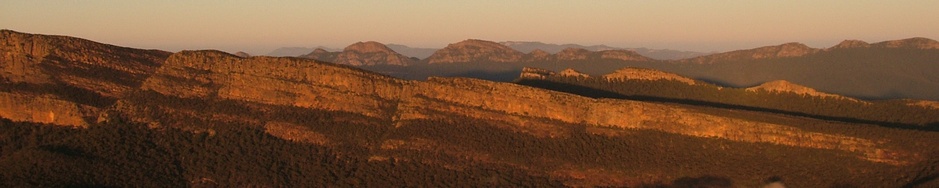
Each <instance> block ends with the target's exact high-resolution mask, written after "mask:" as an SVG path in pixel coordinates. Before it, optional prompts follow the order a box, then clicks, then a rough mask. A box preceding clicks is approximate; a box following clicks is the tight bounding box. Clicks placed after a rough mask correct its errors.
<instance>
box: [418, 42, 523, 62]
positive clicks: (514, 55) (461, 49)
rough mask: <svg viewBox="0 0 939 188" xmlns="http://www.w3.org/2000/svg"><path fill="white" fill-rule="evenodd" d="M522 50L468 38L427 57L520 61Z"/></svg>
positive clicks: (430, 60)
mask: <svg viewBox="0 0 939 188" xmlns="http://www.w3.org/2000/svg"><path fill="white" fill-rule="evenodd" d="M524 55H525V54H523V53H522V52H519V51H517V50H515V49H512V48H509V47H508V46H505V45H502V44H499V43H496V42H492V41H485V40H479V39H467V40H464V41H461V42H458V43H453V44H450V45H447V47H445V48H443V49H440V50H437V52H434V54H433V55H431V56H430V57H428V58H427V62H428V63H431V64H433V63H465V62H520V61H521V60H522V56H524Z"/></svg>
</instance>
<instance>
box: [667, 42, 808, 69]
mask: <svg viewBox="0 0 939 188" xmlns="http://www.w3.org/2000/svg"><path fill="white" fill-rule="evenodd" d="M819 51H820V50H819V49H815V48H811V47H809V46H806V45H805V44H802V43H798V42H790V43H785V44H781V45H776V46H764V47H759V48H753V49H748V50H737V51H731V52H724V53H718V54H712V55H706V56H701V57H696V58H691V59H685V60H682V61H684V62H693V63H699V64H711V63H715V62H721V61H728V60H747V59H769V58H784V57H801V56H805V55H808V54H814V53H816V52H819Z"/></svg>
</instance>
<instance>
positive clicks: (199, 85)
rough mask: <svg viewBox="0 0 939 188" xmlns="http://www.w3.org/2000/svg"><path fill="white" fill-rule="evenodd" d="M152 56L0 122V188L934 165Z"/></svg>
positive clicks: (728, 176)
mask: <svg viewBox="0 0 939 188" xmlns="http://www.w3.org/2000/svg"><path fill="white" fill-rule="evenodd" d="M4 32H11V31H4ZM5 36H6V35H5ZM26 36H42V35H28V34H26ZM43 37H53V36H43ZM57 38H69V37H57ZM69 39H71V38H69ZM3 40H7V39H6V38H4V39H3ZM4 53H8V52H6V51H4ZM84 61H87V62H94V63H100V64H108V63H114V62H111V61H95V58H91V59H89V60H84ZM0 63H2V64H4V65H6V64H7V63H8V62H6V61H4V62H0ZM71 63H80V62H71ZM151 63H152V64H154V65H159V66H157V67H156V68H155V69H154V70H153V71H151V72H148V74H146V75H147V76H146V77H145V79H143V80H142V81H141V82H134V83H139V84H135V85H136V86H137V87H131V88H132V89H128V90H126V91H123V92H120V93H119V94H116V95H114V96H115V98H114V100H113V102H110V103H104V104H106V105H103V106H102V107H101V108H99V109H101V110H99V111H98V113H77V112H82V111H81V108H77V109H78V110H77V112H74V113H73V116H77V117H81V118H80V119H81V120H82V122H84V124H85V125H84V126H79V127H71V126H62V125H66V124H58V123H57V121H37V120H35V119H30V118H24V117H26V116H22V117H21V116H9V117H8V116H5V115H4V116H3V118H5V119H9V120H4V121H0V124H2V125H0V143H2V144H0V148H2V150H0V166H3V167H4V169H5V170H3V171H0V183H2V184H3V185H2V186H5V187H23V186H26V187H35V186H124V187H129V186H161V187H163V186H224V187H232V186H259V187H260V186H272V187H273V186H284V187H286V186H290V187H332V186H370V187H374V186H388V185H394V186H434V187H442V186H457V185H463V186H526V187H528V186H532V187H535V186H537V187H550V186H629V187H643V186H649V187H663V186H675V187H684V186H703V185H710V186H713V187H757V186H761V185H763V184H766V183H768V182H767V181H768V180H773V181H777V180H781V181H782V183H784V184H786V185H788V186H792V187H828V186H842V185H854V186H868V185H875V186H885V187H902V186H933V185H936V183H937V182H936V177H937V176H939V170H937V166H939V158H937V157H936V156H939V150H936V149H932V148H933V147H931V146H934V145H936V144H937V143H936V142H939V141H937V140H935V139H934V138H936V137H937V136H939V133H937V132H930V131H921V130H912V129H901V128H891V127H883V126H878V125H872V124H865V123H845V122H834V121H824V120H817V119H813V118H804V117H796V116H788V115H777V114H772V113H762V112H752V111H741V110H736V109H724V108H713V107H701V106H693V105H683V104H665V103H657V102H642V101H634V100H619V99H595V98H588V97H582V96H578V95H574V94H568V93H562V92H556V91H550V90H545V89H539V88H533V87H528V86H522V85H517V84H512V83H497V82H491V81H485V80H478V79H469V78H440V77H435V78H431V79H428V80H426V81H412V80H403V79H397V78H393V77H390V76H384V75H380V74H376V73H373V72H369V71H365V70H361V69H357V68H353V67H348V66H342V65H336V64H331V63H323V62H318V61H314V60H308V59H300V58H275V57H248V58H243V57H238V56H234V55H232V54H227V53H224V52H219V51H183V52H179V53H175V54H172V55H170V56H169V57H166V58H165V60H161V59H157V60H155V61H153V62H151ZM6 74H8V73H4V75H3V76H7V75H6ZM111 76H112V75H108V74H90V75H83V77H81V78H84V79H106V78H110V77H111ZM8 82H11V83H10V84H13V85H15V84H18V83H21V82H22V81H8ZM3 89H5V90H8V91H10V92H18V91H19V90H20V89H19V88H16V87H7V86H4V88H3ZM20 100H26V101H28V99H20ZM59 101H61V102H62V103H63V104H66V106H69V105H72V106H75V105H76V104H78V103H77V102H74V101H72V100H70V99H67V98H66V99H59ZM0 108H5V109H10V106H0ZM17 108H19V109H25V112H28V114H33V116H29V117H49V118H50V119H53V120H55V119H56V118H57V117H59V116H60V112H59V111H52V112H49V111H45V108H38V107H32V106H26V107H17ZM52 108H53V109H58V108H55V106H52ZM72 110H75V109H66V110H64V111H66V112H72ZM10 120H12V121H10ZM82 127H84V128H82Z"/></svg>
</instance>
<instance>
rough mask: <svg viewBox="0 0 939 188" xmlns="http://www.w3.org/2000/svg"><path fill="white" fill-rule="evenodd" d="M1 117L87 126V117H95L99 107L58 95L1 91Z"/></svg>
mask: <svg viewBox="0 0 939 188" xmlns="http://www.w3.org/2000/svg"><path fill="white" fill-rule="evenodd" d="M0 106H2V107H0V117H3V118H7V119H10V120H14V121H25V122H36V123H48V124H54V125H65V126H74V127H85V126H88V123H87V122H85V119H83V118H85V117H88V118H90V117H94V116H96V115H97V112H98V109H97V108H95V107H91V106H87V105H79V104H76V103H75V102H72V101H68V100H64V99H61V98H59V97H56V96H54V95H48V94H46V95H37V94H32V93H8V92H0Z"/></svg>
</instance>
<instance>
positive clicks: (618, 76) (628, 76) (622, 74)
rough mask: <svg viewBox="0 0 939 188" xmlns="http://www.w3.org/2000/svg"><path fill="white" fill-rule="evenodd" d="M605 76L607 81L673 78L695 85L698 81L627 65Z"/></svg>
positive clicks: (673, 79)
mask: <svg viewBox="0 0 939 188" xmlns="http://www.w3.org/2000/svg"><path fill="white" fill-rule="evenodd" d="M603 78H604V79H606V80H607V81H620V80H650V81H655V80H672V81H679V82H682V83H686V84H688V85H694V84H695V83H696V81H695V80H694V79H691V78H687V77H684V76H680V75H677V74H674V73H668V72H663V71H659V70H653V69H644V68H633V67H627V68H622V69H619V70H616V72H613V73H610V74H607V75H603Z"/></svg>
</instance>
